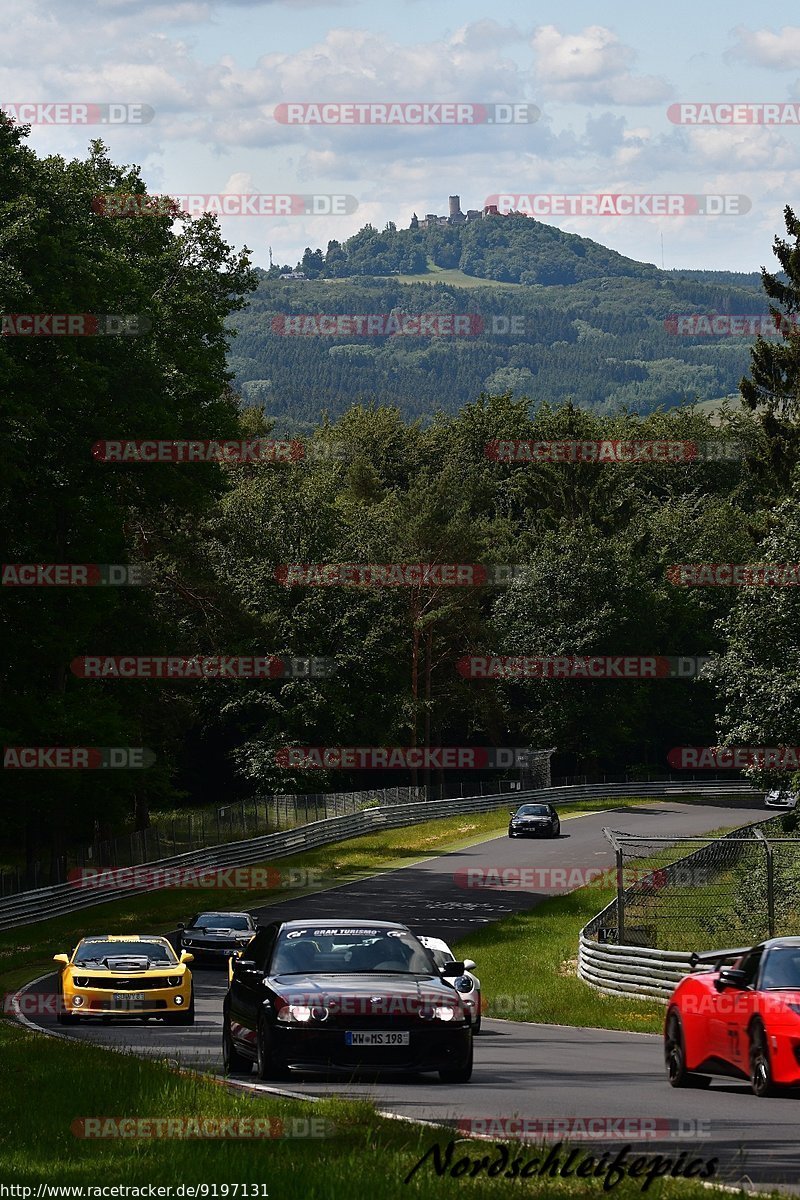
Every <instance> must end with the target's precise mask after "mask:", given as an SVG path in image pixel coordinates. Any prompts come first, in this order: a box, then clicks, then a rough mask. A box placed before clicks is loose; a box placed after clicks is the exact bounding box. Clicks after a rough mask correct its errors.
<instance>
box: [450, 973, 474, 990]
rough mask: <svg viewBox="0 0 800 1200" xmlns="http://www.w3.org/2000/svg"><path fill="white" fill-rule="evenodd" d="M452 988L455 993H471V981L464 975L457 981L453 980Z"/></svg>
mask: <svg viewBox="0 0 800 1200" xmlns="http://www.w3.org/2000/svg"><path fill="white" fill-rule="evenodd" d="M454 987H455V989H456V991H457V992H471V991H472V980H471V979H469V978H468V977H467V976H466V975H461V976H459V978H458V979H456V980H454Z"/></svg>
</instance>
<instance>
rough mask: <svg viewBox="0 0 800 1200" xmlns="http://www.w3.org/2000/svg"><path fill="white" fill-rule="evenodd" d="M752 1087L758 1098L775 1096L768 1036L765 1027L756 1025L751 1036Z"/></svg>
mask: <svg viewBox="0 0 800 1200" xmlns="http://www.w3.org/2000/svg"><path fill="white" fill-rule="evenodd" d="M749 1061H750V1087H751V1089H752V1092H753V1095H754V1096H758V1097H764V1096H774V1095H775V1091H776V1088H775V1084H774V1082H773V1080H772V1064H771V1062H770V1058H769V1047H768V1045H767V1035H766V1032H765V1030H764V1026H763V1025H756V1026H755V1027H754V1028H753V1031H752V1033H751V1035H750V1055H749Z"/></svg>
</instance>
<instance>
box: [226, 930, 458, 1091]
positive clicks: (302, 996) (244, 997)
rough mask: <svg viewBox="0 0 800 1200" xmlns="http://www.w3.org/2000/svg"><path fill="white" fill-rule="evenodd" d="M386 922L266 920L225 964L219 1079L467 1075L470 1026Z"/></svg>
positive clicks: (440, 973)
mask: <svg viewBox="0 0 800 1200" xmlns="http://www.w3.org/2000/svg"><path fill="white" fill-rule="evenodd" d="M464 971H465V967H464V963H463V962H452V963H449V964H448V965H447V966H446V967H441V968H440V967H437V965H436V963H435V962H434V960H433V957H432V956H431V953H430V951H429V950H428V949H426V947H425V946H423V945H422V943H421V942H420V941H419V940H418V939H417V938H416V937H414V935H413V934H412V933H411V931H410V930H409V929H408V928H407V927H406V926H405V925H399V924H397V923H396V922H393V921H348V920H341V921H336V920H309V921H300V920H298V921H284V922H280V921H276V922H273V923H271V924H269V925H267V926H265V927H264V928H263V929H260V930H259V932H258V933H257V934H256V936H255V938H254V939H253V941H252V942H251V943H250V945H249V946H248V947H247V950H246V952H245V954H244V955H243V956H242V958H240V959H236V960H235V961H234V966H233V978H232V980H231V985H230V988H229V990H228V994H227V995H226V997H225V1001H224V1004H223V1020H222V1046H223V1060H224V1065H225V1070H226V1072H228V1073H230V1072H240V1071H244V1072H247V1071H249V1070H250V1069H251V1066H252V1064H253V1062H255V1064H256V1071H257V1074H258V1076H259V1078H260V1079H282V1078H286V1076H287V1075H288V1072H289V1068H291V1067H296V1068H299V1069H301V1070H302V1069H306V1070H324V1071H326V1070H329V1069H333V1070H337V1069H341V1070H346V1071H348V1072H352V1071H353V1070H356V1069H361V1068H372V1069H378V1070H381V1071H383V1070H385V1069H387V1068H389V1069H391V1068H396V1069H399V1070H403V1071H414V1072H416V1071H438V1073H439V1077H440V1079H441V1080H442V1081H443V1082H445V1083H467V1082H468V1081H469V1079H470V1076H471V1074H472V1037H473V1025H472V1018H471V1014H470V1012H469V1010H468V1009H467V1007H466V1006H465V1004H464V1003H463V1001H462V999H461V996H460V994H459V992H458V991H457V990H456V988H455V986H454V982H453V981H454V980H455V979H457V978H458V977H460V976H462V975H463V974H464Z"/></svg>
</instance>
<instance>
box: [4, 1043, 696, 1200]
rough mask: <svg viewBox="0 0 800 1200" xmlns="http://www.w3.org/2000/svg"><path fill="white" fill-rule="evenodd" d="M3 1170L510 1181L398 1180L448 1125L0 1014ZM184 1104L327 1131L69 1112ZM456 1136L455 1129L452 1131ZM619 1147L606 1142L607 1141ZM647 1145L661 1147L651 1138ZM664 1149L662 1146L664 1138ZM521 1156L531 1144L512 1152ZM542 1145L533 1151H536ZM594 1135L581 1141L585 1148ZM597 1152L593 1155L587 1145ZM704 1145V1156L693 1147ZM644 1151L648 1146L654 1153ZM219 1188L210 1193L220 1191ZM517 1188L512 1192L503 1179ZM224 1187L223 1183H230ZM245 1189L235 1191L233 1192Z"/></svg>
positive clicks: (335, 1189)
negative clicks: (79, 1037) (164, 1132)
mask: <svg viewBox="0 0 800 1200" xmlns="http://www.w3.org/2000/svg"><path fill="white" fill-rule="evenodd" d="M0 1061H1V1062H2V1064H3V1075H4V1086H3V1088H2V1089H0V1183H4V1184H14V1185H17V1186H29V1187H33V1188H35V1187H36V1185H37V1184H40V1183H45V1184H51V1185H52V1184H55V1185H66V1186H69V1185H83V1186H86V1185H103V1186H107V1185H110V1186H113V1185H118V1184H126V1185H128V1186H131V1185H133V1186H142V1185H147V1184H157V1185H162V1186H164V1185H170V1186H171V1187H172V1189H173V1195H174V1190H175V1188H176V1185H178V1184H200V1183H205V1184H210V1183H218V1184H223V1183H227V1184H234V1183H237V1184H239V1185H241V1184H243V1183H248V1184H254V1183H258V1184H262V1185H264V1190H263V1191H261V1189H259V1194H260V1195H266V1194H268V1195H269V1196H270V1197H271V1198H273V1200H275V1198H277V1197H280V1198H281V1200H295V1198H296V1200H337V1198H338V1197H343V1198H344V1197H347V1198H348V1200H351V1198H352V1197H354V1196H361V1195H367V1196H375V1197H380V1198H381V1200H399V1198H400V1197H409V1196H411V1197H418V1198H419V1200H441V1198H442V1196H443V1195H444V1196H448V1197H449V1196H452V1197H454V1198H455V1197H458V1196H474V1197H483V1196H498V1197H500V1196H508V1195H509V1190H508V1189H509V1182H510V1181H509V1180H505V1179H503V1178H498V1179H486V1178H485V1177H483V1178H479V1179H475V1180H472V1179H468V1178H451V1177H448V1176H446V1177H444V1178H438V1177H437V1175H436V1174H435V1172H434V1171H433V1170H432V1169H430V1167H423V1168H421V1169H420V1170H419V1171H417V1172H416V1174H415V1175H414V1176H413V1178H412V1180H411V1182H410V1183H409V1184H405V1183H404V1182H403V1180H404V1178H405V1177H406V1176H407V1175H408V1173H409V1172H410V1171H411V1170H412V1168H413V1167H414V1166H415V1164H416V1163H418V1162H419V1160H420V1159H421V1158H422V1157H423V1155H425V1154H426V1152H427V1151H428V1150H429V1148H430V1147H431V1146H432V1145H433V1144H434V1143H435V1142H437V1141H438V1142H439V1143H440V1144H441V1146H442V1150H443V1151H444V1149H445V1147H446V1144H447V1142H448V1141H449V1138H450V1135H449V1133H448V1132H446V1131H441V1132H440V1131H439V1130H434V1129H431V1128H425V1127H423V1126H419V1125H414V1124H411V1123H410V1122H400V1121H391V1120H388V1119H385V1118H381V1117H379V1116H377V1114H376V1113H375V1111H374V1109H373V1108H372V1107H371V1106H370V1105H368V1104H365V1103H363V1102H361V1103H356V1102H351V1101H339V1100H325V1101H319V1102H316V1103H313V1104H312V1103H305V1102H302V1101H292V1100H287V1099H283V1098H280V1097H277V1096H272V1095H268V1094H261V1095H252V1094H246V1093H242V1092H235V1093H234V1092H232V1091H230V1090H229V1089H228V1088H227V1087H226V1086H225V1085H224V1084H223V1083H221V1082H219V1081H217V1082H215V1081H213V1080H211V1079H207V1078H203V1077H201V1076H197V1075H192V1074H187V1073H178V1072H176V1071H174V1070H171V1069H169V1068H168V1067H166V1066H164V1065H162V1064H159V1063H156V1062H149V1061H144V1060H140V1059H137V1058H134V1057H133V1056H132V1055H127V1054H118V1053H114V1054H113V1057H112V1052H110V1051H102V1050H99V1049H97V1048H95V1047H91V1046H86V1045H84V1044H81V1043H74V1042H65V1041H62V1040H56V1039H52V1038H44V1037H41V1036H39V1035H36V1034H32V1033H29V1032H27V1031H24V1030H21V1029H19V1028H17V1027H15V1026H13V1025H11V1024H10V1023H9V1022H7V1021H0ZM98 1117H101V1118H103V1117H105V1118H108V1117H113V1118H116V1119H117V1120H119V1119H121V1118H132V1117H139V1118H158V1117H162V1118H163V1117H172V1118H176V1117H183V1118H190V1119H192V1118H193V1119H195V1120H198V1121H199V1120H204V1121H209V1120H219V1119H220V1118H250V1119H259V1120H266V1119H269V1118H272V1119H273V1120H276V1121H281V1122H283V1128H284V1129H286V1128H287V1127H288V1128H289V1129H292V1130H299V1131H303V1130H304V1129H307V1128H309V1125H308V1124H307V1123H308V1122H312V1121H314V1122H319V1123H325V1124H324V1125H323V1124H317V1125H315V1126H311V1127H312V1128H314V1129H316V1130H317V1131H320V1130H324V1131H325V1132H327V1133H328V1134H329V1135H330V1136H327V1137H325V1138H319V1137H316V1138H308V1137H305V1138H298V1137H294V1138H273V1139H270V1140H266V1139H264V1140H259V1141H258V1142H255V1143H254V1142H253V1141H252V1140H239V1141H237V1140H231V1139H230V1138H228V1139H225V1140H210V1139H203V1140H201V1139H192V1140H178V1139H175V1138H161V1139H154V1138H135V1139H134V1138H131V1137H126V1138H118V1139H86V1138H81V1137H77V1136H76V1135H75V1133H74V1132H73V1128H74V1125H73V1123H74V1122H76V1121H79V1120H81V1119H85V1118H98ZM457 1136H458V1135H457ZM614 1149H615V1150H616V1149H617V1148H616V1147H615V1148H614ZM655 1149H656V1151H657V1149H658V1148H655ZM662 1150H663V1152H664V1153H665V1154H668V1153H669V1150H668V1149H667V1148H662ZM522 1153H523V1155H524V1159H525V1160H526V1161H527V1160H528V1159H529V1158H531V1157H532V1156H534V1155H535V1154H536V1153H537V1152H536V1151H535V1150H534V1148H533V1147H530V1146H529V1147H526V1148H525V1149H524V1150H523V1151H522ZM539 1153H541V1151H539ZM591 1153H592V1147H590V1146H587V1147H585V1148H584V1149H583V1150H581V1157H580V1158H579V1159H577V1160H576V1162H575V1164H573V1166H575V1165H577V1164H578V1163H579V1162H580V1161H582V1160H583V1157H584V1154H591ZM598 1153H599V1152H598V1151H595V1154H598ZM487 1154H488V1155H490V1157H491V1158H492V1159H494V1158H495V1156H496V1151H494V1149H493V1146H492V1144H491V1143H487V1142H474V1141H469V1140H466V1139H464V1140H459V1142H458V1144H457V1146H456V1148H455V1155H454V1160H453V1161H455V1160H456V1159H458V1158H459V1157H460V1156H462V1155H470V1156H471V1157H473V1158H478V1159H479V1158H481V1157H483V1156H484V1155H487ZM701 1157H702V1156H701ZM651 1161H652V1159H651ZM641 1185H642V1180H637V1181H635V1182H634V1181H630V1180H626V1181H624V1182H623V1183H621V1184H620V1185H619V1187H616V1188H614V1195H615V1196H618V1197H620V1198H621V1200H630V1198H631V1197H633V1196H639V1195H641ZM218 1194H220V1193H218ZM514 1194H516V1191H515V1192H514ZM525 1194H526V1195H533V1196H538V1197H542V1198H544V1197H551V1196H563V1197H572V1196H574V1197H579V1196H586V1195H587V1194H597V1195H602V1194H603V1192H602V1182H601V1181H600V1180H598V1181H592V1183H591V1184H588V1185H587V1184H586V1183H585V1182H584V1181H582V1180H575V1179H571V1180H563V1181H562V1180H560V1179H559V1180H551V1179H549V1178H545V1179H527V1180H526V1181H525ZM228 1195H229V1196H233V1195H234V1192H233V1190H232V1189H231V1191H230V1192H229V1193H228ZM241 1195H242V1192H241V1190H240V1191H239V1196H241ZM647 1195H648V1196H653V1197H656V1198H660V1197H663V1198H665V1200H666V1198H671V1197H675V1198H678V1197H681V1198H684V1200H695V1198H697V1200H699V1198H700V1197H704V1196H706V1195H707V1193H706V1192H705V1191H704V1190H703V1189H702V1187H701V1185H700V1184H698V1183H681V1182H674V1183H673V1182H670V1183H668V1184H666V1185H662V1184H660V1183H656V1184H654V1185H653V1187H651V1188H649V1189H648V1192H647Z"/></svg>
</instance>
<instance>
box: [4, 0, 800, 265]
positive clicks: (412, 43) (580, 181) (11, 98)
mask: <svg viewBox="0 0 800 1200" xmlns="http://www.w3.org/2000/svg"><path fill="white" fill-rule="evenodd" d="M785 11H786V12H787V13H788V14H789V17H788V19H791V10H789V9H787V10H785ZM772 13H773V10H771V8H770V6H767V5H760V6H756V5H753V4H752V3H744V0H726V2H725V3H722V0H707V2H706V3H705V4H698V3H697V2H696V0H692V2H689V0H672V3H670V4H668V5H666V4H653V3H652V0H651V2H650V3H645V4H642V3H641V0H635V2H634V0H612V3H610V4H609V3H607V4H603V5H600V4H597V3H589V2H588V0H558V2H557V3H556V2H555V0H536V2H535V3H530V2H529V0H506V2H505V3H504V4H502V5H494V4H489V3H487V2H486V0H463V2H460V3H457V2H456V0H437V2H436V3H435V4H432V5H430V4H426V3H424V2H423V0H391V3H389V2H388V0H367V2H363V0H340V2H330V0H329V2H321V3H317V2H316V0H170V2H167V0H25V2H24V3H23V4H22V5H19V4H16V3H15V4H13V5H12V3H11V0H0V18H1V19H2V23H3V38H2V42H0V107H4V108H7V107H8V106H10V105H18V104H25V103H34V102H38V103H40V104H51V103H54V102H71V103H72V104H74V105H80V104H102V105H110V104H116V105H120V106H122V105H146V106H149V110H152V119H150V120H148V121H147V122H146V123H138V124H137V123H133V122H127V123H121V124H114V125H109V124H104V125H92V126H89V125H86V124H75V123H67V124H52V123H36V124H34V125H33V126H32V130H31V136H30V142H29V144H30V145H31V146H32V147H33V148H34V149H35V150H36V152H37V153H39V154H41V155H47V154H60V155H63V156H64V157H66V158H79V157H85V155H86V150H87V146H88V144H89V141H90V140H91V139H92V138H96V137H101V138H102V139H103V140H104V142H105V143H106V145H107V146H108V148H109V151H110V154H111V156H112V158H113V159H114V160H115V161H117V162H119V163H135V164H137V165H138V166H140V167H141V169H142V173H143V176H144V179H145V180H146V182H147V185H148V188H149V190H150V191H152V192H155V193H163V192H166V193H170V194H179V195H195V196H196V195H203V196H219V195H223V194H224V195H228V196H239V195H242V194H253V193H260V194H268V195H286V194H291V195H303V196H316V197H317V198H318V199H317V200H316V201H314V202H313V207H314V208H316V210H317V213H316V215H315V214H314V213H313V212H308V213H306V212H298V213H296V214H294V213H293V214H286V215H283V214H281V213H280V212H279V213H278V215H271V214H270V213H269V212H267V213H266V214H264V213H262V214H260V215H248V216H223V217H222V218H221V224H222V228H223V231H224V234H225V236H226V238H227V239H228V241H229V242H231V243H232V244H233V245H234V246H236V247H241V246H242V245H247V246H248V247H249V248H250V250H251V251H252V256H253V262H254V263H255V264H256V265H257V266H263V267H266V266H268V265H269V253H270V248H271V249H272V254H273V258H274V261H275V262H276V263H278V264H279V265H280V264H284V263H287V264H290V265H294V263H295V262H297V260H298V259H299V258H300V257H301V255H302V253H303V250H304V248H305V247H306V246H310V247H311V248H312V249H316V248H317V247H321V248H322V249H323V250H324V249H325V248H326V247H327V244H328V241H329V240H330V239H337V240H339V241H343V240H344V239H346V238H347V237H349V236H350V235H352V234H353V233H355V232H356V231H357V230H358V229H360V228H361V227H362V226H363V225H365V224H367V222H369V223H371V224H372V225H374V226H376V227H377V228H383V227H384V226H385V225H386V223H387V222H389V221H394V222H395V224H397V225H398V226H407V225H408V223H409V221H410V219H411V214H412V212H416V213H417V214H419V215H420V216H421V215H423V214H425V213H445V212H447V204H448V196H449V195H451V194H458V195H460V197H461V206H462V208H463V209H464V210H465V211H466V209H467V208H481V207H482V206H483V205H484V204H485V203H486V202H487V200H488V199H489V198H491V197H494V196H496V195H507V196H512V197H515V198H518V197H529V196H538V197H558V196H564V195H566V196H576V195H580V196H597V195H605V194H608V193H611V194H614V195H622V196H629V195H635V196H647V197H651V196H663V195H668V196H676V195H677V196H685V195H688V196H712V197H739V198H740V199H739V200H737V201H733V200H730V201H716V202H715V201H713V200H712V201H709V202H707V203H705V204H704V205H701V207H708V208H713V207H714V206H715V204H716V205H720V204H721V205H722V206H723V207H727V208H728V209H729V210H732V211H728V212H727V213H723V214H721V215H705V214H702V215H701V214H699V213H698V214H694V213H692V214H690V215H678V214H676V213H673V214H672V215H659V212H658V207H657V205H658V202H657V201H650V200H647V201H641V200H640V201H638V203H637V204H636V207H638V208H639V209H640V210H642V209H643V210H644V211H639V212H628V211H627V208H628V207H629V206H628V205H622V204H620V205H619V207H620V208H624V209H626V211H624V212H621V213H616V214H613V213H604V214H603V213H602V210H601V212H600V213H597V212H595V213H594V214H593V213H592V212H591V203H589V205H588V208H589V211H578V212H570V211H569V209H568V208H563V210H562V212H560V213H559V212H558V211H553V210H554V209H557V208H558V204H559V202H558V201H557V200H555V201H551V200H547V201H543V200H539V201H537V202H536V203H537V204H538V206H539V208H538V211H539V212H542V211H543V209H542V205H545V206H546V207H547V209H548V211H547V214H546V215H543V216H541V218H540V219H542V220H545V221H546V222H548V223H550V224H553V225H557V226H558V227H559V228H561V229H563V230H565V231H567V232H570V233H578V234H581V235H582V236H585V237H590V238H593V239H594V240H596V241H598V242H601V243H603V244H604V245H606V246H610V247H612V248H613V249H615V250H618V251H620V252H621V253H623V254H626V255H629V256H630V257H632V258H635V259H638V260H641V261H643V262H650V263H655V264H657V265H658V266H661V265H662V263H663V265H664V266H666V267H667V268H695V269H697V268H707V269H714V270H735V271H754V270H758V269H760V267H762V266H767V267H768V268H770V269H772V268H773V267H774V266H775V260H774V257H773V254H772V243H773V239H774V237H775V236H776V235H779V234H781V233H783V232H785V230H784V224H783V209H784V207H785V206H786V205H787V204H791V205H792V206H795V205H797V204H798V186H799V185H800V153H799V151H800V121H799V122H798V123H797V124H786V123H783V122H784V121H785V120H786V119H787V118H788V117H791V115H792V114H793V112H796V113H798V114H800V19H798V24H796V25H786V24H781V23H780V22H776V23H775V24H768V23H767V22H768V21H769V19H770V17H771V16H772ZM350 102H371V103H386V104H390V103H393V102H404V103H407V104H420V103H429V104H447V103H450V104H457V103H461V104H464V103H472V104H484V105H487V104H488V105H491V104H509V105H522V104H526V105H530V106H535V109H534V110H533V111H534V112H538V114H539V115H538V118H537V119H536V120H535V121H527V122H524V123H523V122H518V123H511V124H504V125H499V124H494V123H493V124H489V123H482V124H474V123H472V124H468V125H461V126H458V125H453V124H451V125H446V124H425V125H419V124H391V125H387V124H374V123H373V124H358V125H356V124H348V125H346V124H341V123H338V124H324V125H322V124H308V123H304V124H287V123H285V122H283V121H282V120H281V119H279V118H280V113H281V110H280V108H278V106H280V105H281V104H287V105H290V104H294V105H297V104H313V105H318V106H319V105H325V104H333V103H337V104H340V105H341V104H346V103H350ZM762 102H763V103H773V104H777V105H780V106H785V107H781V108H780V109H779V110H776V111H779V112H780V114H781V122H782V123H780V124H775V123H773V124H764V123H760V124H758V123H746V124H745V123H737V124H735V125H731V124H713V125H702V126H698V125H694V126H693V125H690V124H685V123H676V122H675V121H674V120H672V119H670V116H669V115H668V110H669V109H670V106H676V105H678V106H680V105H686V104H699V103H707V104H710V105H718V104H724V103H725V104H737V105H755V104H759V103H762ZM276 109H277V114H278V115H277V116H276ZM149 110H144V111H145V113H146V114H147V115H149ZM77 111H78V112H79V111H80V110H77ZM125 111H127V110H125V109H123V108H120V109H118V110H117V112H122V113H124V112H125ZM131 111H132V112H135V110H131ZM329 111H330V110H329ZM409 111H415V110H409ZM527 111H528V112H531V110H527ZM674 111H675V110H674V109H673V112H674ZM678 111H679V112H680V111H682V110H680V109H679V110H678ZM712 111H713V114H714V115H715V116H717V117H718V116H719V115H720V114H722V116H723V117H724V118H725V119H727V116H726V113H727V110H721V109H716V108H715V109H713V110H712ZM44 112H45V115H46V110H44ZM741 112H743V113H744V114H745V115H746V116H747V117H748V118H749V117H751V116H752V113H751V111H750V110H749V109H741V110H740V113H741ZM343 196H346V197H349V198H350V199H348V200H347V201H342V200H338V201H337V200H330V199H329V198H330V197H343ZM742 197H744V198H746V199H744V200H742V199H741V198H742ZM198 203H199V202H198ZM228 203H231V201H229V202H228ZM251 203H252V202H251ZM260 203H261V205H262V207H265V208H267V209H269V207H270V202H269V201H261V202H260ZM529 203H531V204H533V202H532V201H530V202H529ZM561 203H562V204H563V203H564V202H561ZM662 203H666V202H662ZM580 204H581V205H582V206H583V207H584V208H586V207H587V204H586V201H581V202H580ZM633 204H634V202H630V206H631V207H633ZM677 204H678V202H675V205H677ZM332 205H333V206H336V205H338V206H339V207H340V208H343V209H345V210H346V211H344V212H341V213H338V212H336V211H334V212H330V206H332ZM516 206H517V207H521V206H522V204H517V205H516ZM673 206H674V205H673ZM292 207H293V208H297V207H298V205H297V204H294V205H293V206H292Z"/></svg>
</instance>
